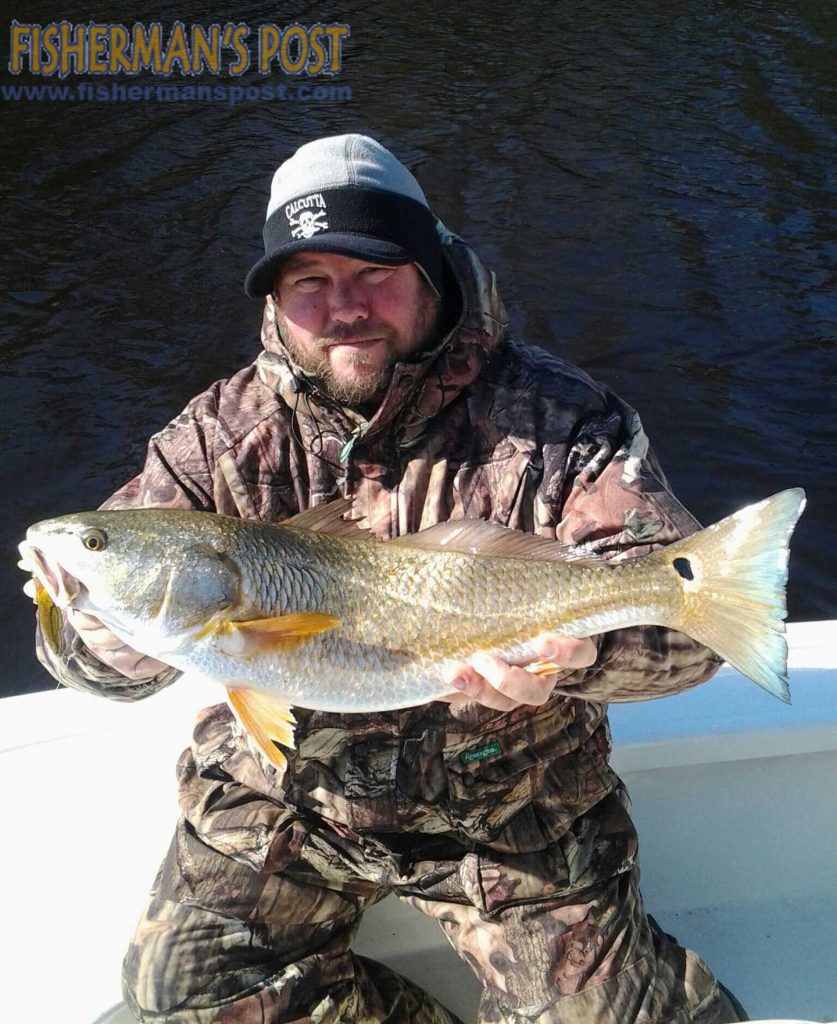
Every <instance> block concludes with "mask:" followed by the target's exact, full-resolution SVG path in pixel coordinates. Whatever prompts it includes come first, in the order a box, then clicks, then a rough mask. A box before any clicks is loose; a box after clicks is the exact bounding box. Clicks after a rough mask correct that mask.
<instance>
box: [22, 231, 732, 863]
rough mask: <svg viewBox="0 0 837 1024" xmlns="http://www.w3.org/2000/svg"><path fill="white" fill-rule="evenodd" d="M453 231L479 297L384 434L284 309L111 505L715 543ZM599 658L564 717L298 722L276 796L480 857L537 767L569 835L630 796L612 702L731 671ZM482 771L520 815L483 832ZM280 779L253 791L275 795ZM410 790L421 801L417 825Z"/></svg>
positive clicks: (544, 712) (626, 428) (394, 407)
mask: <svg viewBox="0 0 837 1024" xmlns="http://www.w3.org/2000/svg"><path fill="white" fill-rule="evenodd" d="M440 232H441V233H442V238H443V248H444V253H445V263H446V272H447V274H448V279H449V287H448V291H449V292H451V293H452V294H454V295H456V294H461V307H460V308H459V309H458V310H457V309H454V310H453V312H452V317H451V322H452V324H453V326H452V327H451V329H450V330H447V331H446V333H445V336H444V337H443V338H442V340H441V341H440V342H439V344H438V345H437V346H436V348H435V349H434V350H433V351H431V352H429V353H426V354H425V355H423V356H422V357H421V358H420V359H418V360H416V361H412V362H405V363H400V364H398V365H397V367H396V368H395V371H394V375H393V379H392V381H391V384H390V386H389V388H388V391H387V393H386V395H385V397H384V400H383V401H382V403H381V405H380V407H379V408H378V410H377V412H376V413H375V415H374V416H373V417H372V418H371V419H369V420H366V419H364V418H363V417H362V416H360V415H358V414H357V413H355V412H353V411H351V410H347V409H345V408H342V407H340V406H338V405H336V404H335V403H334V402H333V401H331V400H330V399H329V398H328V396H326V395H324V394H322V393H321V392H319V391H318V390H317V389H316V387H314V386H313V385H312V382H311V381H309V380H308V379H307V378H305V375H304V374H303V373H302V372H301V371H299V369H298V368H297V367H295V366H294V365H293V363H292V361H291V359H290V357H289V355H288V352H287V351H286V349H285V348H284V346H283V344H282V342H281V340H280V338H279V336H278V332H277V329H276V325H275V309H274V306H273V303H272V299H271V298H270V297H268V299H267V301H266V307H265V313H264V321H263V329H262V340H263V345H264V351H263V352H262V353H261V354H260V355H259V357H258V358H257V359H256V360H255V362H254V363H253V364H251V365H250V366H247V367H246V368H244V369H242V370H241V371H240V372H238V373H237V374H235V375H234V376H233V377H231V378H230V379H229V380H223V381H219V382H218V383H216V384H214V385H213V386H212V387H210V388H209V389H208V390H206V391H205V392H203V393H202V394H201V395H198V396H197V397H196V398H195V399H193V400H192V402H190V403H189V405H188V406H187V408H186V409H185V410H184V412H183V413H181V414H180V415H179V416H178V417H177V418H176V419H175V420H173V421H172V422H171V423H170V424H169V425H168V426H167V427H165V428H164V429H163V430H162V431H161V432H160V433H159V434H157V435H156V436H154V437H153V438H152V439H151V441H150V443H149V447H148V454H147V459H146V462H145V466H144V468H143V470H142V472H141V473H140V474H139V475H138V476H137V477H135V478H134V479H133V480H131V481H130V482H129V483H127V484H126V485H125V486H124V487H123V488H122V489H121V490H119V491H118V492H117V493H116V494H115V495H114V496H113V497H112V498H110V499H109V500H108V501H107V502H106V503H105V506H104V507H107V508H114V509H116V508H130V507H137V506H156V507H177V508H194V509H201V510H206V511H217V512H221V513H225V514H227V515H233V516H242V517H245V518H253V519H260V520H263V521H266V522H278V521H280V520H283V519H286V518H287V517H289V516H291V515H293V514H294V513H296V512H297V511H300V510H302V509H305V508H308V507H309V506H311V505H315V504H319V503H321V502H325V501H327V500H329V499H330V498H332V497H334V496H335V495H337V494H338V493H339V494H343V495H345V496H347V497H351V498H352V500H353V502H354V506H355V509H356V510H357V512H358V513H360V514H361V515H363V516H365V517H366V518H367V519H368V521H369V523H370V525H371V528H372V530H373V531H374V532H375V533H376V534H378V535H379V536H381V537H383V538H391V537H397V536H400V535H402V534H406V533H411V532H415V531H416V530H420V529H422V528H424V527H427V526H430V525H432V524H434V523H437V522H439V521H442V520H446V519H449V518H457V517H462V516H479V517H483V518H486V519H490V520H493V521H495V522H498V523H502V524H504V525H507V526H511V527H516V528H518V529H522V530H526V531H529V532H533V533H536V534H539V535H542V536H545V537H556V538H558V539H559V540H561V541H564V542H568V543H579V542H582V541H583V542H585V543H586V544H588V545H592V547H593V548H595V549H596V550H597V551H599V552H600V553H601V554H603V555H604V556H606V557H608V558H619V557H630V556H636V555H638V554H642V553H644V552H646V551H648V550H651V549H653V548H654V547H656V546H659V545H664V544H667V543H670V542H672V541H673V540H676V539H678V538H679V537H681V536H683V535H685V534H688V533H691V532H692V531H693V530H694V529H696V528H697V524H696V521H695V520H694V518H693V517H692V516H691V515H690V514H689V513H688V512H686V510H685V509H684V508H683V507H682V505H680V504H679V502H678V501H677V500H676V499H675V498H674V496H673V495H672V494H671V491H670V490H669V487H668V484H667V482H666V479H665V477H664V475H663V473H662V471H661V470H660V468H659V466H658V464H657V461H656V459H655V458H654V456H653V454H652V452H651V451H650V449H649V445H648V441H647V439H646V436H645V434H644V432H643V429H642V426H641V424H640V421H639V418H638V417H637V415H636V413H635V412H634V411H633V410H632V409H630V408H629V407H628V406H626V405H625V404H624V403H623V402H621V401H620V400H619V399H618V398H617V397H616V396H615V395H614V394H613V393H612V392H611V391H610V390H609V389H608V388H607V387H604V386H602V385H601V384H598V383H596V382H594V381H593V380H591V379H590V378H589V377H588V376H587V375H586V374H585V373H583V372H582V371H581V370H579V369H578V368H577V367H575V366H572V365H571V364H569V363H567V362H565V361H563V360H561V359H559V358H557V357H555V356H552V355H550V354H548V353H547V352H545V351H543V350H541V349H539V348H535V347H532V346H528V345H524V344H521V343H520V342H518V341H517V340H515V339H513V338H512V337H510V336H509V333H508V331H507V323H506V316H505V311H504V309H503V305H502V303H501V301H500V298H499V296H498V293H497V289H496V282H495V278H494V275H493V273H491V272H490V271H488V270H487V269H486V268H485V267H484V266H483V265H482V263H481V262H480V261H479V259H478V257H477V256H476V254H475V253H474V251H473V250H472V249H471V248H470V247H469V246H468V245H467V244H465V243H464V242H463V241H462V240H461V239H459V238H458V237H456V236H454V235H451V234H450V233H448V232H447V231H446V230H445V229H444V228H443V227H442V226H441V225H440ZM598 640H599V657H598V661H597V662H596V664H595V665H594V666H593V667H592V668H589V669H585V670H583V671H581V672H577V673H575V674H573V675H572V677H571V678H570V679H568V680H567V683H566V684H565V685H566V686H567V689H566V692H563V693H562V692H561V690H562V689H563V688H562V687H559V689H558V690H556V692H555V693H554V695H553V697H552V698H551V700H550V701H549V702H548V703H547V704H546V705H544V706H543V707H537V708H535V707H524V708H520V709H517V710H515V711H513V712H511V713H502V712H497V711H493V710H490V709H487V708H484V707H481V706H475V705H458V706H449V705H447V704H445V703H439V702H437V703H433V704H430V705H426V706H423V707H419V708H415V709H408V710H407V711H400V712H386V713H380V714H372V715H369V714H365V715H362V716H360V715H357V716H354V715H337V714H331V713H328V714H326V713H321V712H312V711H306V710H304V709H295V713H296V715H297V718H298V720H299V725H298V728H297V741H298V745H299V750H298V751H297V754H296V756H295V757H294V758H293V759H292V761H291V765H290V767H289V770H288V772H287V778H285V779H284V780H275V779H273V780H272V781H271V782H270V783H269V785H270V787H273V786H278V785H279V783H280V781H281V791H282V794H283V797H284V799H286V800H288V801H290V802H291V803H294V804H299V805H302V806H305V807H307V808H309V809H313V810H316V811H318V812H319V813H322V814H324V815H325V816H326V817H328V818H330V819H332V820H342V821H347V822H349V823H350V824H351V825H352V826H353V827H355V828H358V829H365V828H378V829H384V830H387V829H393V828H402V827H407V828H418V829H422V830H425V831H426V830H428V829H429V830H433V829H436V828H439V829H441V828H443V827H447V826H449V827H453V828H456V827H460V826H462V822H463V820H464V821H465V823H466V824H467V832H468V835H469V837H470V838H472V839H477V840H480V841H489V840H491V841H494V842H499V843H500V844H501V845H502V843H503V842H505V843H506V845H509V846H510V847H515V846H518V845H520V839H519V837H518V838H515V836H512V835H511V834H509V835H507V836H506V839H505V840H504V839H503V838H502V835H501V834H502V833H503V831H504V829H506V826H507V824H508V822H509V820H510V819H511V817H513V816H514V814H515V813H516V812H518V811H520V810H521V808H522V807H524V806H525V805H527V803H529V802H531V799H532V786H533V777H534V776H533V772H532V771H531V770H528V769H531V768H532V767H533V766H539V770H541V769H542V770H543V772H547V773H548V775H549V778H548V779H545V780H541V782H543V783H544V785H546V784H547V782H549V783H550V785H551V788H552V790H555V789H556V787H557V789H558V791H560V794H561V797H560V807H559V812H558V814H557V816H556V817H555V821H556V822H557V825H556V826H555V827H556V828H557V829H558V830H559V831H560V829H561V828H563V827H566V824H567V823H568V822H570V821H572V820H573V819H574V818H575V817H576V816H577V815H578V814H580V813H582V812H583V811H584V810H585V809H586V808H588V807H590V806H592V805H593V804H594V803H595V802H597V801H598V800H600V799H601V798H602V796H603V795H604V794H605V793H607V792H609V791H610V790H611V789H612V788H613V786H614V784H615V777H614V776H613V775H612V773H611V772H610V770H609V768H608V766H607V757H608V754H609V749H610V747H609V739H608V734H607V724H606V719H605V704H606V702H608V701H626V700H636V699H643V698H651V697H660V696H663V695H665V694H670V693H674V692H677V691H680V690H683V689H686V688H687V687H690V686H693V685H695V684H697V683H700V682H702V681H704V680H705V679H707V678H708V677H709V676H710V675H711V674H712V673H713V672H714V671H715V669H716V668H717V666H718V665H719V661H718V659H717V658H716V657H715V656H714V655H713V654H711V653H710V652H709V651H708V650H707V649H706V648H704V647H702V646H700V645H699V644H697V643H695V642H693V641H692V640H690V639H689V638H688V637H686V636H684V635H683V634H681V633H677V632H673V631H670V630H666V629H661V628H656V627H647V628H642V627H637V628H632V629H624V630H619V631H615V632H611V633H608V634H605V635H604V636H603V637H601V638H598ZM38 650H39V657H40V658H41V660H42V662H43V663H44V664H45V665H46V667H47V668H48V669H49V671H50V672H52V674H53V675H55V676H56V677H57V678H58V679H59V680H61V681H62V682H64V683H66V684H67V685H69V686H73V687H75V688H78V689H83V690H88V691H94V692H98V693H102V694H104V695H106V696H109V697H112V698H115V699H120V700H131V699H136V698H139V697H144V696H146V695H148V694H150V693H153V692H155V691H156V690H157V689H159V688H161V687H162V686H165V685H167V684H169V683H171V682H172V681H173V680H174V679H175V678H176V677H177V673H176V672H175V671H174V670H171V671H166V672H163V673H161V674H160V675H159V676H157V677H155V678H151V679H147V680H141V681H131V680H128V679H126V678H125V677H123V676H121V675H119V674H118V673H117V672H115V671H114V670H112V669H109V668H107V667H106V666H104V665H103V664H102V663H101V662H99V661H98V660H97V659H96V658H95V657H94V656H93V655H92V654H91V652H89V651H88V650H87V649H86V648H84V646H83V645H82V644H81V642H80V641H79V639H78V637H77V635H76V634H75V633H74V631H73V630H72V628H71V627H70V626H69V625H68V624H66V623H65V628H64V631H63V634H62V647H61V649H60V650H50V649H48V648H46V647H45V645H44V643H43V639H42V638H41V637H39V641H38ZM570 684H572V689H571V690H570V689H569V685H570ZM569 693H572V694H573V695H579V696H569V695H568V694H569ZM580 695H583V697H584V699H581V697H580ZM209 731H210V733H211V732H212V729H210V730H209ZM495 739H499V740H500V741H501V742H500V744H499V746H500V753H499V755H498V754H496V753H495V754H494V755H493V756H490V757H486V758H480V759H477V760H471V759H469V758H468V757H465V758H462V757H461V755H462V754H463V753H466V754H467V752H468V751H469V750H474V749H477V750H479V749H480V748H483V747H485V748H486V749H491V750H493V751H495V752H496V750H497V747H496V745H494V744H493V741H494V740H495ZM218 741H219V742H224V741H223V740H222V738H221V737H220V735H219V740H218ZM347 751H348V753H347ZM335 752H337V753H335ZM207 756H209V755H208V754H207ZM353 758H354V760H353ZM523 769H527V771H525V772H524V771H523ZM335 773H336V774H337V775H339V777H340V779H339V782H340V784H339V786H337V785H336V784H334V778H333V776H334V774H335ZM475 773H476V775H477V776H479V777H481V778H482V779H483V781H485V782H486V783H487V785H488V786H489V788H491V787H492V786H493V789H494V791H495V794H496V797H497V799H496V800H495V801H494V802H493V805H492V806H494V807H495V808H502V810H495V811H494V812H486V816H485V818H484V820H482V821H477V820H476V818H477V817H478V815H477V816H475V815H474V814H473V813H470V812H468V811H467V809H466V808H467V807H468V806H470V804H469V790H470V789H472V788H473V780H474V777H475ZM536 774H537V773H535V775H536ZM524 776H525V778H526V780H527V781H526V784H525V785H522V784H521V781H522V779H523V778H524ZM260 779H261V781H259V780H256V779H254V778H249V782H250V784H252V785H254V786H256V787H257V788H259V786H261V788H264V786H265V785H268V783H267V780H266V779H265V778H264V776H261V777H260ZM393 780H394V781H393ZM550 780H551V782H550ZM538 785H539V783H538V781H537V778H535V782H534V786H535V788H536V789H537V788H538ZM405 793H411V794H412V796H411V797H410V802H409V808H410V809H409V810H407V811H405V810H404V806H402V804H403V800H402V798H403V797H404V795H405ZM441 804H444V813H441V815H440V812H439V807H440V805H441ZM553 810H554V808H553ZM492 814H493V815H494V816H493V817H492ZM498 837H500V838H498Z"/></svg>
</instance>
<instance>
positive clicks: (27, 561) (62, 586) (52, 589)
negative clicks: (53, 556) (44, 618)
mask: <svg viewBox="0 0 837 1024" xmlns="http://www.w3.org/2000/svg"><path fill="white" fill-rule="evenodd" d="M18 550H19V551H20V554H21V560H20V562H18V565H19V566H20V568H21V569H23V571H24V572H31V573H32V575H33V576H34V577H35V579H37V580H38V582H39V583H40V584H41V586H42V587H43V588H44V590H45V591H46V592H47V594H48V595H49V597H50V600H51V601H52V603H53V604H55V605H56V606H57V607H58V608H69V607H70V605H72V603H73V602H74V601H76V600H78V597H79V595H80V594H81V592H82V589H83V588H82V585H81V583H80V582H79V581H78V580H77V579H76V578H75V576H72V575H71V574H70V573H68V572H67V570H66V569H64V568H63V566H61V565H59V564H58V563H57V562H56V563H55V564H53V563H51V562H50V561H49V559H48V558H47V557H46V556H45V555H44V553H43V552H42V551H40V550H39V549H38V548H36V547H35V546H34V545H32V544H27V543H23V544H20V545H19V546H18Z"/></svg>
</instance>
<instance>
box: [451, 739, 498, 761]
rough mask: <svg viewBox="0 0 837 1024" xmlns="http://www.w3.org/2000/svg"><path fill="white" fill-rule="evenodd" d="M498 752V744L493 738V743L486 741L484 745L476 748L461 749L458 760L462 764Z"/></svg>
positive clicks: (480, 759) (479, 759)
mask: <svg viewBox="0 0 837 1024" xmlns="http://www.w3.org/2000/svg"><path fill="white" fill-rule="evenodd" d="M499 753H500V744H499V743H498V742H497V741H496V740H495V741H494V742H493V743H486V745H485V746H484V747H477V749H476V750H463V751H462V753H461V754H460V755H459V760H460V761H461V762H462V763H463V764H470V763H471V762H472V761H482V760H483V758H486V757H491V755H492V754H499Z"/></svg>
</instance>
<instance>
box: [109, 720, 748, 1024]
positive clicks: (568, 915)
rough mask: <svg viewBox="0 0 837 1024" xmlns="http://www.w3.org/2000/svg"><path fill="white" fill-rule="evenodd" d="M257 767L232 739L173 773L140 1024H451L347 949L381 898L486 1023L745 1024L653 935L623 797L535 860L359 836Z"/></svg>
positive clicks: (143, 927) (138, 964)
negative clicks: (466, 976)
mask: <svg viewBox="0 0 837 1024" xmlns="http://www.w3.org/2000/svg"><path fill="white" fill-rule="evenodd" d="M254 764H255V762H254V761H253V759H252V757H250V755H249V754H242V753H241V750H240V749H238V748H236V745H235V742H234V741H233V740H232V739H228V741H226V742H225V743H223V744H222V745H221V748H220V749H219V750H217V751H216V756H215V759H214V761H212V760H211V759H206V758H205V759H204V761H203V767H202V770H201V772H199V773H195V772H194V770H193V769H194V763H193V762H189V766H188V770H187V771H186V772H185V775H186V776H188V778H187V779H186V781H185V782H184V779H183V775H184V773H183V772H182V773H181V775H182V778H181V804H182V806H183V808H184V811H185V814H184V816H183V818H182V819H181V821H180V823H179V825H178V827H177V829H176V833H175V836H174V839H173V842H172V845H171V847H170V849H169V852H168V855H167V857H166V859H165V861H164V863H163V865H162V867H161V869H160V872H159V874H158V877H157V880H156V882H155V885H154V888H153V890H152V893H151V896H150V899H149V902H148V905H147V907H146V909H145V913H144V915H143V918H142V920H141V922H140V925H139V927H138V929H137V932H136V934H135V936H134V939H133V942H132V944H131V946H130V948H129V951H128V954H127V956H126V959H125V965H124V990H125V997H126V1000H127V1001H128V1003H129V1005H130V1006H131V1007H132V1009H133V1010H134V1012H135V1014H136V1015H137V1017H138V1019H139V1020H141V1021H158V1022H166V1024H174V1022H178V1024H209V1022H215V1024H221V1022H226V1024H234V1022H235V1024H250V1022H253V1024H255V1022H260V1024H278V1022H280V1021H282V1022H300V1024H301V1022H315V1021H316V1022H318V1024H343V1022H349V1021H358V1022H369V1024H371V1022H377V1021H386V1022H389V1024H407V1022H414V1024H453V1022H455V1021H456V1020H457V1018H455V1017H454V1016H453V1014H451V1013H450V1012H449V1011H447V1010H445V1009H444V1008H443V1007H441V1006H440V1005H439V1004H438V1003H436V1002H435V1001H434V1000H432V999H431V998H430V997H429V996H428V995H426V994H425V993H423V992H422V991H421V990H420V989H418V988H417V987H416V986H414V985H413V984H412V983H410V982H408V981H407V980H405V979H403V978H401V977H400V976H399V975H397V974H395V973H394V972H393V971H391V970H390V969H389V968H387V967H385V966H384V965H382V964H378V963H375V962H373V961H370V960H368V959H365V958H363V957H359V956H356V955H355V954H353V953H352V951H351V948H350V947H351V942H352V939H353V937H354V935H355V932H356V930H357V926H358V924H359V920H360V916H361V914H362V913H363V911H364V910H365V909H366V908H367V907H369V906H371V905H372V904H373V903H375V902H377V901H379V900H381V899H382V898H383V897H384V896H386V895H387V894H388V893H390V892H394V893H396V894H397V896H398V897H399V898H400V899H402V900H404V901H406V902H407V903H409V904H410V905H411V906H413V907H415V908H416V909H417V910H420V911H422V912H423V913H425V914H428V915H430V916H432V917H434V918H436V919H437V920H438V921H439V924H440V926H441V928H442V930H443V931H444V933H445V935H446V937H447V938H448V940H449V941H450V943H451V945H452V946H453V947H454V949H455V950H456V951H457V952H458V953H459V955H460V956H461V957H462V958H463V959H464V960H465V961H466V962H467V963H468V964H469V966H470V967H471V968H472V969H473V970H474V972H475V973H476V974H477V975H478V977H479V978H480V980H481V982H482V985H483V994H482V999H481V1004H480V1014H479V1018H480V1020H481V1021H484V1022H498V1024H499V1022H508V1024H512V1022H514V1024H523V1022H532V1024H551V1022H581V1021H584V1022H585V1024H587V1022H597V1024H630V1022H637V1024H639V1022H641V1024H656V1022H669V1024H686V1022H693V1024H722V1022H726V1021H736V1020H741V1019H746V1018H745V1017H743V1016H739V1015H738V1014H737V1013H736V1011H735V1010H734V1009H733V1007H732V1004H731V1003H730V1002H729V1001H728V999H727V998H726V996H725V995H724V993H723V992H722V991H721V990H720V989H719V987H718V984H717V982H716V980H715V978H714V977H713V976H712V974H711V973H710V972H709V970H708V969H707V968H706V966H705V965H704V964H703V962H702V961H701V960H700V958H699V957H697V956H696V955H695V954H694V953H692V952H691V951H690V950H687V949H684V948H682V947H680V946H679V945H677V944H676V943H675V942H674V941H672V940H671V938H670V937H667V936H666V935H664V934H663V933H662V932H661V931H659V929H657V928H656V927H655V926H654V925H653V924H652V923H650V922H649V919H648V917H647V916H646V914H645V911H644V909H643V904H642V899H641V897H640V893H639V873H638V868H637V866H636V863H635V858H634V853H635V849H636V844H635V832H634V830H633V825H632V823H631V820H630V816H629V814H628V813H627V809H626V803H627V801H626V799H625V797H624V794H623V792H622V791H621V790H619V789H617V790H615V791H614V792H612V793H610V794H609V795H607V796H605V797H604V798H603V799H602V800H600V801H599V802H598V803H597V804H596V805H595V807H593V808H592V809H591V810H589V811H588V812H587V813H585V814H583V815H581V816H580V817H579V818H577V819H576V821H575V822H574V824H573V825H572V827H571V828H570V829H569V830H568V831H567V832H566V833H565V834H564V835H562V836H561V837H560V839H558V840H557V841H555V842H553V843H550V844H548V845H547V846H546V848H544V849H539V850H536V851H534V852H523V853H511V852H508V851H499V850H497V849H495V848H492V847H491V846H489V845H481V844H475V843H466V842H463V841H462V837H454V836H452V835H451V834H450V833H441V834H437V835H430V834H426V833H405V832H392V833H376V834H369V833H366V834H362V835H360V834H358V833H357V832H353V831H352V830H350V829H348V828H347V827H345V826H341V825H340V824H339V823H335V822H328V821H326V820H324V819H322V818H315V817H313V816H311V815H306V814H304V813H301V812H300V810H299V809H298V808H288V807H285V806H282V805H281V804H280V803H279V802H278V801H276V800H275V799H271V798H270V794H269V786H268V785H267V782H266V780H264V776H262V779H263V780H264V781H265V785H264V786H261V790H260V787H259V782H258V779H259V776H258V775H257V774H253V773H252V771H251V769H252V767H253V765H254ZM243 765H244V766H245V767H242V766H243ZM181 767H182V766H181ZM233 775H237V776H238V779H235V778H233ZM242 779H244V780H245V781H246V782H249V783H250V784H249V785H248V784H244V783H243V782H242V781H241V780H242ZM626 851H629V852H628V853H627V855H626Z"/></svg>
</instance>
